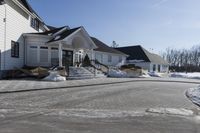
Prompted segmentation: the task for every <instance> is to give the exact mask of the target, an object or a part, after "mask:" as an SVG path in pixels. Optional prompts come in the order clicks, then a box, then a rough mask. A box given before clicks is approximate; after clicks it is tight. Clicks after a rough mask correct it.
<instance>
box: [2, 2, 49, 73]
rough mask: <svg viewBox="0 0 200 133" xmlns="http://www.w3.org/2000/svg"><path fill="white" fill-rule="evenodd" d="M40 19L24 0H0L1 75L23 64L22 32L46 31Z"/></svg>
mask: <svg viewBox="0 0 200 133" xmlns="http://www.w3.org/2000/svg"><path fill="white" fill-rule="evenodd" d="M46 30H48V28H47V27H46V26H45V24H44V22H43V21H42V19H41V18H40V17H39V16H38V15H37V14H36V13H35V11H34V10H33V9H32V8H31V7H30V5H29V4H28V3H27V2H26V0H0V70H1V75H2V74H3V73H4V72H5V71H7V70H11V69H14V68H19V67H22V66H24V62H25V50H24V49H25V40H24V37H23V36H22V35H23V33H29V32H41V31H46Z"/></svg>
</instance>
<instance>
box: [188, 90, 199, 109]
mask: <svg viewBox="0 0 200 133" xmlns="http://www.w3.org/2000/svg"><path fill="white" fill-rule="evenodd" d="M186 96H187V97H188V98H189V99H190V100H191V101H192V102H193V103H195V104H197V105H199V106H200V86H199V87H197V88H190V89H188V90H187V91H186Z"/></svg>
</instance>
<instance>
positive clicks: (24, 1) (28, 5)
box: [17, 0, 41, 19]
mask: <svg viewBox="0 0 200 133" xmlns="http://www.w3.org/2000/svg"><path fill="white" fill-rule="evenodd" d="M17 1H18V2H19V3H20V4H22V5H23V6H24V7H25V8H26V9H27V10H28V11H29V12H31V13H33V14H35V15H36V16H37V17H38V18H40V17H39V15H38V14H37V13H36V12H35V10H33V8H32V7H31V5H30V4H29V3H28V2H27V0H17ZM40 19H41V18H40Z"/></svg>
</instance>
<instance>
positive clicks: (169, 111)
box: [146, 108, 194, 116]
mask: <svg viewBox="0 0 200 133" xmlns="http://www.w3.org/2000/svg"><path fill="white" fill-rule="evenodd" d="M146 112H148V113H157V114H168V115H182V116H192V115H193V114H194V112H193V111H192V110H188V109H184V108H179V109H177V108H149V109H147V110H146Z"/></svg>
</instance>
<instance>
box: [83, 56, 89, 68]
mask: <svg viewBox="0 0 200 133" xmlns="http://www.w3.org/2000/svg"><path fill="white" fill-rule="evenodd" d="M88 66H91V61H90V58H89V56H88V55H87V54H86V56H85V58H84V60H83V67H88Z"/></svg>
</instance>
